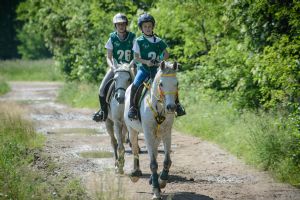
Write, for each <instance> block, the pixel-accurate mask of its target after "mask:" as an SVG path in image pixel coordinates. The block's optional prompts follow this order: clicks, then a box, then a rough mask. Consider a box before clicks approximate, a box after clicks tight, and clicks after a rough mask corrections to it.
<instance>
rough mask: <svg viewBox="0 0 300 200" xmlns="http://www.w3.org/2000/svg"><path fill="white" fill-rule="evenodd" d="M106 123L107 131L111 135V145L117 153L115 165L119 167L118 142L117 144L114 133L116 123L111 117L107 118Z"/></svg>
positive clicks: (115, 153)
mask: <svg viewBox="0 0 300 200" xmlns="http://www.w3.org/2000/svg"><path fill="white" fill-rule="evenodd" d="M105 125H106V129H107V132H108V134H109V135H110V143H111V146H112V148H113V150H114V155H115V167H117V160H118V152H117V148H118V144H117V140H116V138H115V135H114V129H113V125H114V123H113V121H111V120H110V119H108V118H107V119H106V120H105Z"/></svg>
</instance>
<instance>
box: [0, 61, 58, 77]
mask: <svg viewBox="0 0 300 200" xmlns="http://www.w3.org/2000/svg"><path fill="white" fill-rule="evenodd" d="M0 74H1V76H3V77H4V78H5V79H6V80H7V81H62V80H63V75H62V73H61V72H60V70H59V69H58V67H57V66H56V65H55V62H54V60H52V59H43V60H5V61H1V60H0Z"/></svg>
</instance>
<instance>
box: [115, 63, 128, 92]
mask: <svg viewBox="0 0 300 200" xmlns="http://www.w3.org/2000/svg"><path fill="white" fill-rule="evenodd" d="M117 72H127V73H128V74H129V77H130V79H129V82H130V83H132V75H131V73H130V71H127V70H123V69H122V70H116V71H115V73H117ZM114 82H116V80H115V79H114ZM119 90H123V91H126V88H124V87H117V88H115V89H114V93H117V92H118V91H119Z"/></svg>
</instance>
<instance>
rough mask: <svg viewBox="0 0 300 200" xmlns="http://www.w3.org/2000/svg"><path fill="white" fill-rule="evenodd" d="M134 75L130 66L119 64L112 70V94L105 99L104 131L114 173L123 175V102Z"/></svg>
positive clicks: (124, 133)
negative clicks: (107, 134) (108, 138)
mask: <svg viewBox="0 0 300 200" xmlns="http://www.w3.org/2000/svg"><path fill="white" fill-rule="evenodd" d="M133 78H134V75H133V73H132V71H131V67H130V64H120V65H119V66H116V69H115V70H114V78H113V83H112V86H111V87H110V90H112V94H111V95H109V96H111V98H110V99H107V102H108V104H109V107H108V117H107V119H106V121H105V125H106V129H107V131H108V133H109V135H110V138H111V145H112V147H113V150H114V156H115V168H116V172H118V173H120V174H123V173H124V170H123V167H124V162H125V159H124V154H125V148H124V145H123V143H124V140H125V135H126V133H127V128H126V126H125V123H124V118H123V116H124V114H123V113H124V100H125V91H126V88H128V86H129V85H130V84H131V83H132V80H133Z"/></svg>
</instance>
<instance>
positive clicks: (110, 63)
mask: <svg viewBox="0 0 300 200" xmlns="http://www.w3.org/2000/svg"><path fill="white" fill-rule="evenodd" d="M112 54H113V53H112V50H111V49H107V53H106V62H107V64H108V66H109V67H110V68H111V69H114V68H115V67H114V63H113V56H112Z"/></svg>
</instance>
